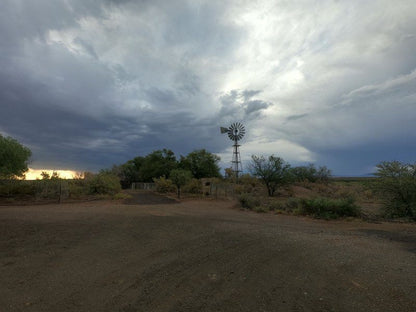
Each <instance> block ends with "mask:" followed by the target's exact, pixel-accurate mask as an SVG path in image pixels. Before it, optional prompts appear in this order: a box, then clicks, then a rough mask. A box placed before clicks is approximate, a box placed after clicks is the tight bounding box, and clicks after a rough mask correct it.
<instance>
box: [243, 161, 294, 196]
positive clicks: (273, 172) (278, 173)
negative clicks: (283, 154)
mask: <svg viewBox="0 0 416 312" xmlns="http://www.w3.org/2000/svg"><path fill="white" fill-rule="evenodd" d="M251 159H252V160H251V163H250V165H249V168H250V172H251V174H252V175H253V176H255V177H257V178H259V179H261V180H262V181H263V182H264V184H265V185H266V187H267V192H268V194H269V196H273V194H274V192H275V191H276V190H277V188H278V187H279V186H282V185H285V184H288V183H289V182H290V181H291V174H290V165H289V164H288V163H287V162H285V161H284V160H283V159H282V158H280V157H276V156H274V155H271V156H269V157H268V158H265V157H264V156H255V155H253V156H251Z"/></svg>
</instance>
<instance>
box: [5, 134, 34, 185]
mask: <svg viewBox="0 0 416 312" xmlns="http://www.w3.org/2000/svg"><path fill="white" fill-rule="evenodd" d="M31 155H32V152H31V151H30V149H28V148H27V147H25V146H23V145H21V144H20V143H19V142H18V141H16V140H15V139H13V138H11V137H3V136H2V135H1V134H0V178H3V179H10V178H13V177H23V176H24V173H25V172H26V171H27V170H28V168H27V165H28V161H29V158H30V156H31Z"/></svg>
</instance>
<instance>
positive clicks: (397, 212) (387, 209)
mask: <svg viewBox="0 0 416 312" xmlns="http://www.w3.org/2000/svg"><path fill="white" fill-rule="evenodd" d="M377 170H378V171H377V173H376V174H375V175H376V176H377V177H378V179H377V181H375V182H374V186H373V188H374V190H375V191H376V192H377V193H378V194H379V195H380V196H381V197H382V198H383V199H384V213H385V215H386V216H387V217H389V218H396V217H398V218H410V219H413V220H415V221H416V164H403V163H400V162H398V161H391V162H382V163H380V164H378V165H377Z"/></svg>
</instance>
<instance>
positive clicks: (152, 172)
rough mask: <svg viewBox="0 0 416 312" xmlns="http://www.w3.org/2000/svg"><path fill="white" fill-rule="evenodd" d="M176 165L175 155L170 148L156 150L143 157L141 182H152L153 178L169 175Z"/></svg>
mask: <svg viewBox="0 0 416 312" xmlns="http://www.w3.org/2000/svg"><path fill="white" fill-rule="evenodd" d="M176 167H177V162H176V157H175V154H174V153H173V152H172V151H171V150H169V149H163V150H157V151H154V152H152V153H150V154H149V155H147V156H146V157H144V159H143V162H142V164H141V166H140V176H141V179H142V181H143V182H152V181H153V178H159V177H162V176H165V177H169V173H170V172H171V170H172V169H175V168H176Z"/></svg>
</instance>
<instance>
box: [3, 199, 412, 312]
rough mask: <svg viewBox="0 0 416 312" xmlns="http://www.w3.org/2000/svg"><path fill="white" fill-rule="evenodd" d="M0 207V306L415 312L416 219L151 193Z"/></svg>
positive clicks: (27, 308)
mask: <svg viewBox="0 0 416 312" xmlns="http://www.w3.org/2000/svg"><path fill="white" fill-rule="evenodd" d="M152 196H154V195H151V194H150V195H149V193H140V194H138V195H136V196H135V197H134V198H133V199H131V200H129V201H128V204H126V203H122V202H114V201H113V202H111V201H94V202H86V203H70V204H61V205H57V204H54V205H36V206H1V207H0V277H1V283H0V311H54V312H55V311H366V312H368V311H409V312H410V311H411V312H414V311H415V310H416V225H415V224H398V223H380V224H374V223H365V222H362V221H350V222H347V221H330V222H328V221H322V220H313V219H310V218H302V217H292V216H283V215H272V214H256V213H252V212H248V211H241V210H239V209H237V208H235V203H233V202H229V201H202V200H199V201H197V200H187V201H182V202H176V201H174V200H172V199H164V198H161V197H158V196H156V197H153V198H154V200H151V198H152Z"/></svg>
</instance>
